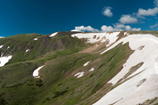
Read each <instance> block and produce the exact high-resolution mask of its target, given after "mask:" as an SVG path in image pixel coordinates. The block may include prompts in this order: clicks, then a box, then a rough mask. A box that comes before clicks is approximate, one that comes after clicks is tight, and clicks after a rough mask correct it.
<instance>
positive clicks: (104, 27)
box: [71, 23, 141, 32]
mask: <svg viewBox="0 0 158 105" xmlns="http://www.w3.org/2000/svg"><path fill="white" fill-rule="evenodd" d="M140 30H141V28H132V27H131V26H129V25H123V24H118V23H117V24H114V25H113V26H107V25H102V26H101V30H98V29H95V28H92V27H91V26H87V27H85V26H76V27H75V29H73V30H71V31H81V32H82V31H88V32H114V31H140Z"/></svg>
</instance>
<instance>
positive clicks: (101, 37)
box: [71, 32, 120, 47]
mask: <svg viewBox="0 0 158 105" xmlns="http://www.w3.org/2000/svg"><path fill="white" fill-rule="evenodd" d="M119 33H120V32H111V33H109V32H104V33H77V34H73V35H71V36H72V37H77V38H80V39H81V38H86V39H88V43H95V42H106V41H107V42H108V44H107V45H106V47H108V46H109V45H111V44H112V43H114V42H115V41H116V40H117V39H118V34H119Z"/></svg>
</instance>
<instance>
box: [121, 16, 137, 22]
mask: <svg viewBox="0 0 158 105" xmlns="http://www.w3.org/2000/svg"><path fill="white" fill-rule="evenodd" d="M119 21H120V22H121V23H123V24H129V23H130V24H131V23H137V22H138V20H137V19H136V18H135V17H132V16H131V15H122V16H121V18H120V19H119Z"/></svg>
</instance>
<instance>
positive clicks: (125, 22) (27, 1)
mask: <svg viewBox="0 0 158 105" xmlns="http://www.w3.org/2000/svg"><path fill="white" fill-rule="evenodd" d="M71 30H75V31H76V30H78V31H90V32H94V31H96V32H103V31H104V32H106V31H121V30H128V31H132V30H158V0H0V36H11V35H16V34H22V33H39V34H51V33H53V32H56V31H71Z"/></svg>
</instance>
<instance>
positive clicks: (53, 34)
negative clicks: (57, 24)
mask: <svg viewBox="0 0 158 105" xmlns="http://www.w3.org/2000/svg"><path fill="white" fill-rule="evenodd" d="M57 34H58V32H55V33H52V34H51V35H50V36H49V37H53V36H55V35H57Z"/></svg>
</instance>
